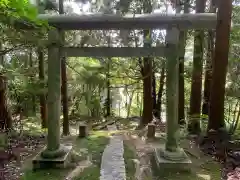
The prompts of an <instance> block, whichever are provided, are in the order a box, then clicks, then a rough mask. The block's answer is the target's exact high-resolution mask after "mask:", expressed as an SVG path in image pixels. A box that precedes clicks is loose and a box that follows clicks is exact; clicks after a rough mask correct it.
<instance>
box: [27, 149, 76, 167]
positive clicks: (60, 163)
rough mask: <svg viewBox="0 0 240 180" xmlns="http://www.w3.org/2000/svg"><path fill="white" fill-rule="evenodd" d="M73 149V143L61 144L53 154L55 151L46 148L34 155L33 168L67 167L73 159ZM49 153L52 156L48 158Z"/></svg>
mask: <svg viewBox="0 0 240 180" xmlns="http://www.w3.org/2000/svg"><path fill="white" fill-rule="evenodd" d="M71 150H72V146H71V145H66V146H63V145H61V146H60V148H59V150H57V151H56V154H53V152H51V153H50V152H48V151H47V150H46V148H45V149H44V150H43V151H42V152H40V153H38V154H37V155H36V156H35V157H34V159H33V161H32V164H33V170H34V171H35V170H37V169H48V168H54V169H55V168H66V167H67V165H68V164H69V162H70V161H71ZM54 152H55V151H54ZM49 154H50V155H51V156H49V158H47V156H48V155H49Z"/></svg>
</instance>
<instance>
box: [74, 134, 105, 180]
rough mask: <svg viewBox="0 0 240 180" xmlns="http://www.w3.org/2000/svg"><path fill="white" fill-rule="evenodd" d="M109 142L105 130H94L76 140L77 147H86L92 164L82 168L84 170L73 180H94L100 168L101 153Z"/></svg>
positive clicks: (97, 177)
mask: <svg viewBox="0 0 240 180" xmlns="http://www.w3.org/2000/svg"><path fill="white" fill-rule="evenodd" d="M108 143H109V138H108V133H107V132H105V131H96V132H94V133H93V134H92V135H91V136H89V137H88V138H86V139H82V140H80V141H77V146H76V147H79V148H83V147H85V148H87V149H88V152H89V154H91V157H92V163H93V165H92V166H90V167H88V168H86V169H84V171H83V172H82V173H81V174H80V175H79V177H76V178H75V179H74V180H86V179H87V180H96V179H99V177H100V168H101V160H102V153H103V151H104V149H105V147H106V145H107V144H108Z"/></svg>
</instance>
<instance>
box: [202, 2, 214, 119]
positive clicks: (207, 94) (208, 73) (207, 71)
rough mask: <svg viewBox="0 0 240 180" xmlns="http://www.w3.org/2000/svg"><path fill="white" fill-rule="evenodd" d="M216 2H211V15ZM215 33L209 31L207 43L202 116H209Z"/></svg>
mask: <svg viewBox="0 0 240 180" xmlns="http://www.w3.org/2000/svg"><path fill="white" fill-rule="evenodd" d="M213 1H214V0H211V2H210V11H209V12H210V13H216V7H215V6H214V3H213ZM214 37H215V31H214V30H209V31H208V41H207V46H208V50H207V59H206V66H205V78H204V92H203V105H202V114H205V115H209V101H210V89H211V80H212V59H213V55H214V39H215V38H214Z"/></svg>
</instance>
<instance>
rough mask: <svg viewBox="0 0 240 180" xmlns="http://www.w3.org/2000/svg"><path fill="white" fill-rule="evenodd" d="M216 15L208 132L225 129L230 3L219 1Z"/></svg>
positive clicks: (226, 0) (228, 0)
mask: <svg viewBox="0 0 240 180" xmlns="http://www.w3.org/2000/svg"><path fill="white" fill-rule="evenodd" d="M217 15H218V22H217V28H216V42H215V52H214V58H213V73H212V85H211V93H210V106H209V108H210V109H209V110H210V112H209V123H208V130H210V129H214V130H219V129H221V128H224V127H225V122H224V96H225V83H226V74H227V65H228V53H229V38H230V28H231V15H232V1H231V0H224V1H220V2H219V9H218V12H217Z"/></svg>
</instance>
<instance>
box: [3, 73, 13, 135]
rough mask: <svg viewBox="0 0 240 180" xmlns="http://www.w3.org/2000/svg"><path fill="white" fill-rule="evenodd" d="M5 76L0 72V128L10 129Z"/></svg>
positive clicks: (10, 120)
mask: <svg viewBox="0 0 240 180" xmlns="http://www.w3.org/2000/svg"><path fill="white" fill-rule="evenodd" d="M6 91H7V82H6V77H5V76H4V75H2V74H1V73H0V129H2V130H3V129H6V130H11V129H12V117H11V113H10V112H9V109H8V106H7V97H6Z"/></svg>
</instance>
